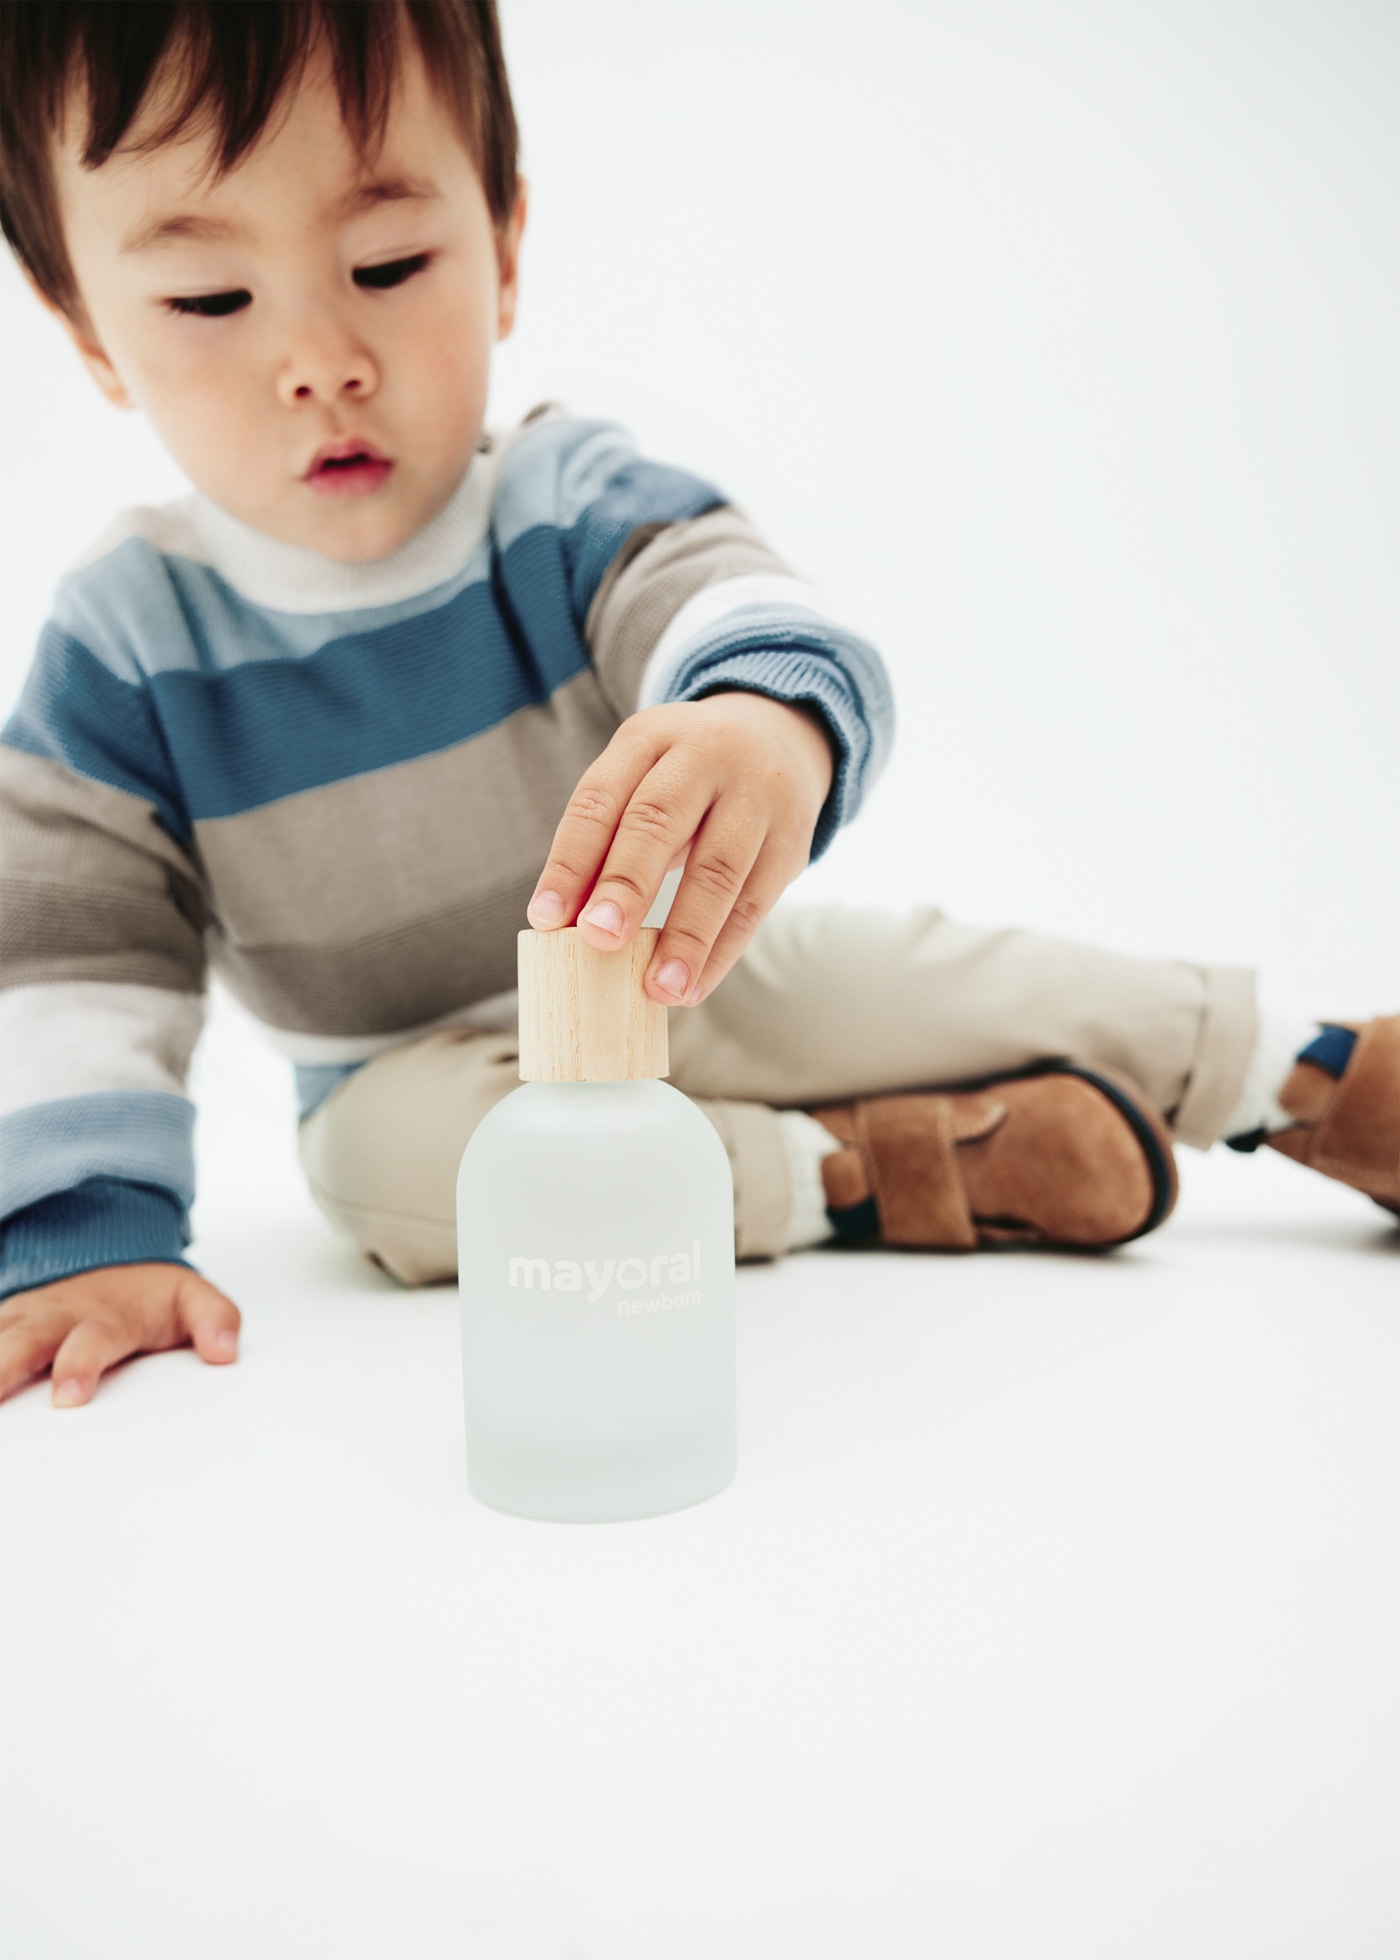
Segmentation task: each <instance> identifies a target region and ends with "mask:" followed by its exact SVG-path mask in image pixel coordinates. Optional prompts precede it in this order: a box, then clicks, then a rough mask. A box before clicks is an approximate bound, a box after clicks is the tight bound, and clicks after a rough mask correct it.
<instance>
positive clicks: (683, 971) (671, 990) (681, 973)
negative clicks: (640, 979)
mask: <svg viewBox="0 0 1400 1960" xmlns="http://www.w3.org/2000/svg"><path fill="white" fill-rule="evenodd" d="M656 984H657V986H658V987H660V989H661V991H662V993H663V994H670V995H671V997H672V998H673V999H674V1000H682V999H684V997H685V990H686V988H687V987H688V986H689V985H690V968H689V967H688V966H686V965H685V964H684V963H683V962H682V961H680V960H667V962H666V964H665V965H664V966H661V967H658V968H657V971H656Z"/></svg>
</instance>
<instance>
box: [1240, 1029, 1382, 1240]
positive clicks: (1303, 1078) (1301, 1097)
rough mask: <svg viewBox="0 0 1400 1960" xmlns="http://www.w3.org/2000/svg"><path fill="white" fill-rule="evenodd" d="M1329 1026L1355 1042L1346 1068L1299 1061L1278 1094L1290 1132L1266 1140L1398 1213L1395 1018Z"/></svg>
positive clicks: (1297, 1159)
mask: <svg viewBox="0 0 1400 1960" xmlns="http://www.w3.org/2000/svg"><path fill="white" fill-rule="evenodd" d="M1331 1025H1332V1026H1333V1027H1338V1028H1346V1029H1347V1030H1348V1032H1349V1033H1351V1034H1354V1035H1355V1036H1356V1046H1355V1047H1354V1048H1353V1049H1352V1051H1351V1055H1350V1058H1349V1059H1348V1061H1347V1065H1346V1068H1345V1069H1344V1070H1343V1072H1342V1074H1341V1076H1340V1078H1337V1077H1334V1076H1332V1075H1329V1074H1328V1072H1327V1070H1326V1069H1324V1068H1318V1067H1317V1066H1316V1065H1315V1064H1314V1063H1312V1062H1305V1061H1299V1062H1296V1063H1295V1064H1294V1067H1293V1073H1292V1074H1291V1075H1290V1076H1289V1078H1288V1080H1287V1082H1285V1083H1284V1085H1283V1088H1282V1089H1281V1090H1280V1092H1279V1101H1280V1102H1281V1103H1282V1104H1283V1106H1284V1108H1285V1109H1286V1110H1287V1111H1288V1114H1289V1115H1290V1116H1291V1117H1292V1118H1293V1128H1292V1129H1291V1130H1275V1131H1274V1133H1273V1134H1272V1136H1268V1137H1265V1139H1264V1141H1265V1142H1266V1143H1267V1144H1268V1145H1269V1146H1270V1148H1271V1149H1274V1150H1281V1151H1282V1152H1283V1154H1284V1156H1285V1157H1292V1158H1293V1159H1294V1161H1295V1162H1297V1163H1299V1164H1308V1165H1310V1166H1311V1167H1312V1169H1313V1170H1315V1171H1321V1172H1322V1174H1323V1175H1324V1177H1335V1178H1339V1179H1340V1180H1341V1182H1342V1183H1343V1184H1350V1185H1353V1186H1354V1187H1355V1188H1356V1189H1357V1190H1358V1191H1364V1192H1365V1193H1366V1196H1367V1197H1368V1198H1374V1199H1375V1201H1376V1203H1377V1204H1378V1205H1383V1206H1384V1207H1385V1209H1386V1210H1387V1211H1393V1212H1397V1213H1400V1014H1386V1015H1382V1016H1381V1017H1380V1018H1378V1019H1377V1020H1374V1021H1366V1022H1364V1023H1361V1024H1357V1023H1356V1022H1352V1021H1334V1022H1332V1023H1331Z"/></svg>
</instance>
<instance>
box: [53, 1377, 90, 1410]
mask: <svg viewBox="0 0 1400 1960" xmlns="http://www.w3.org/2000/svg"><path fill="white" fill-rule="evenodd" d="M82 1399H83V1385H82V1383H81V1382H80V1381H74V1380H73V1378H72V1377H71V1376H70V1377H69V1378H68V1380H67V1381H66V1382H60V1383H59V1384H58V1387H57V1388H56V1389H55V1390H54V1392H53V1405H54V1407H55V1408H56V1409H71V1408H72V1407H73V1405H74V1403H76V1402H81V1401H82Z"/></svg>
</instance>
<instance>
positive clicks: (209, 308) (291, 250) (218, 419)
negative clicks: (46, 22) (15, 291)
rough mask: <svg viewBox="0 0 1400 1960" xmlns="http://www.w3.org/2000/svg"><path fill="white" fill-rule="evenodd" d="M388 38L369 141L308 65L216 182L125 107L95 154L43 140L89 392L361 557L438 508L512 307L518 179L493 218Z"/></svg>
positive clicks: (258, 517)
mask: <svg viewBox="0 0 1400 1960" xmlns="http://www.w3.org/2000/svg"><path fill="white" fill-rule="evenodd" d="M408 43H409V44H408V45H407V46H406V47H405V50H404V59H403V62H402V64H401V69H400V79H399V85H398V88H397V90H396V94H395V100H394V103H393V107H392V111H391V114H390V119H389V124H388V129H387V132H386V136H385V141H384V145H383V148H382V150H381V151H380V152H379V154H378V155H377V156H376V157H374V159H373V161H372V162H370V163H366V162H365V160H364V159H363V158H361V157H360V156H359V155H358V153H357V151H356V149H355V146H354V144H353V142H352V141H351V138H350V136H349V134H348V133H347V131H346V129H345V126H344V123H343V121H342V119H341V113H340V106H339V103H338V101H337V98H336V93H335V89H334V86H333V84H332V82H331V80H330V76H329V73H328V71H327V69H326V67H325V65H324V64H321V65H319V66H318V65H315V64H313V66H312V67H311V69H310V70H309V71H308V74H307V77H306V80H305V82H304V83H303V85H302V87H301V88H300V89H299V90H298V91H297V92H296V94H295V97H294V99H293V100H292V102H291V105H290V108H289V110H288V111H287V112H286V114H285V119H284V120H281V121H279V120H278V119H277V118H276V117H274V119H273V121H272V122H271V123H270V124H269V126H268V129H267V130H266V131H265V132H264V134H263V136H262V138H261V140H260V141H259V142H258V144H257V146H256V147H255V148H254V149H253V151H252V152H251V153H250V154H249V155H248V156H247V157H245V158H244V159H243V161H242V162H241V163H240V164H239V165H238V167H237V168H236V169H234V170H233V171H231V172H230V173H229V174H228V175H227V176H226V177H224V178H222V179H220V180H218V181H214V180H213V179H212V178H211V176H210V175H209V173H208V169H207V161H208V145H207V139H206V138H205V137H204V136H203V135H200V134H196V135H194V136H191V137H189V138H188V139H187V140H183V141H180V142H177V143H173V144H170V145H168V146H166V147H164V148H161V149H157V150H154V151H152V152H151V153H150V154H148V155H144V156H143V155H140V154H136V153H134V149H133V144H134V142H135V141H139V139H140V137H141V135H142V133H143V128H149V127H151V126H152V123H153V120H154V118H153V116H152V114H151V112H150V111H149V110H148V111H147V112H146V113H145V114H143V117H142V121H141V123H140V124H138V126H137V127H136V128H135V129H133V130H132V131H131V132H130V136H129V138H128V142H127V144H125V145H124V146H123V148H122V149H121V150H119V151H118V152H117V153H116V154H115V155H114V156H113V157H112V158H111V159H110V160H109V161H108V162H107V163H106V164H104V165H103V166H102V167H101V169H99V170H95V171H92V170H84V169H82V167H81V166H80V164H79V162H78V142H77V132H76V131H73V130H70V131H69V133H68V137H67V140H66V141H65V142H64V143H63V144H62V145H61V147H60V148H59V151H58V154H57V157H56V169H57V174H58V186H59V198H60V207H61V210H62V214H63V223H64V229H65V234H66V237H67V243H68V250H69V254H70V256H71V259H72V263H73V269H74V272H75V274H76V277H77V282H78V289H79V291H80V293H81V295H82V299H83V304H84V307H85V309H86V319H85V320H83V321H81V322H73V321H69V322H68V323H67V324H68V327H69V331H70V332H71V333H72V335H73V338H74V340H75V342H76V343H77V346H78V349H79V351H80V353H81V354H82V355H83V358H84V360H85V361H86V362H87V364H88V366H89V368H90V369H91V371H92V373H93V374H94V376H95V377H96V379H97V382H98V384H99V386H100V387H101V388H102V390H103V392H104V393H105V394H106V395H107V396H108V397H109V398H110V399H111V400H113V401H115V402H118V403H121V404H123V405H135V406H137V407H140V408H141V409H143V410H144V411H145V413H146V414H147V416H149V418H150V420H151V422H152V424H153V425H154V427H155V428H156V430H157V432H158V433H159V435H160V436H161V438H162V440H163V441H164V443H165V445H166V447H167V448H168V449H169V450H170V453H171V454H172V455H173V456H174V458H175V460H176V461H177V462H178V463H179V464H180V466H181V467H182V469H184V470H185V471H186V473H187V474H188V475H189V476H190V477H191V478H192V479H193V481H194V482H195V483H196V484H197V485H198V486H199V488H200V489H201V490H203V491H204V492H205V493H206V495H208V496H209V497H211V498H213V500H214V501H215V502H216V503H218V504H221V505H222V506H223V508H224V509H225V510H228V511H231V512H232V513H233V515H234V516H235V517H239V518H242V520H243V521H244V522H245V523H246V524H250V525H252V526H253V527H254V528H255V529H256V530H259V531H263V532H266V533H267V534H268V535H270V536H272V537H275V538H279V539H281V540H283V541H284V542H286V543H288V544H294V545H300V546H303V547H305V548H306V549H308V550H311V551H318V552H322V553H324V554H325V555H326V556H328V557H331V558H339V559H347V560H348V559H365V558H380V557H383V556H384V555H385V554H386V553H387V552H391V551H394V550H396V549H397V547H398V546H399V545H401V544H403V543H404V542H405V541H406V540H407V539H408V538H410V537H412V535H413V534H414V532H415V531H417V530H419V529H420V528H421V527H422V526H423V525H424V524H425V523H426V522H427V521H428V519H429V518H431V517H432V516H434V515H435V514H436V512H437V511H439V510H440V509H441V508H442V506H443V504H444V503H445V502H446V501H447V499H448V497H449V496H450V495H451V494H452V491H453V490H454V489H455V487H456V485H457V484H458V482H459V481H460V479H461V477H462V474H463V472H464V471H465V469H466V468H467V465H468V464H469V462H470V460H471V456H472V452H473V450H474V449H475V447H476V444H477V440H478V437H479V436H480V433H481V425H482V419H483V417H484V415H485V412H486V389H487V379H488V373H489V368H490V355H491V345H492V342H493V341H495V340H496V339H498V338H500V337H501V336H503V335H504V334H506V333H508V332H509V330H510V326H511V321H512V319H513V316H514V309H515V276H516V249H517V246H518V243H519V235H520V227H521V224H522V222H523V217H524V206H523V199H522V202H521V205H520V206H519V207H518V209H517V211H516V213H515V216H514V218H513V220H512V223H511V225H510V226H509V227H508V228H507V232H506V234H505V236H504V237H503V238H498V236H497V233H496V230H495V227H494V225H493V223H492V219H491V214H490V211H489V208H488V206H487V203H486V197H485V194H484V192H483V190H482V187H481V181H480V178H479V176H478V174H477V170H476V166H475V165H474V163H473V162H472V159H471V156H470V154H469V153H468V151H467V148H466V146H465V144H464V143H463V141H462V138H461V137H460V135H459V134H458V132H457V129H456V127H455V125H454V123H453V122H452V120H451V117H450V115H449V112H448V111H447V110H446V109H445V108H444V106H443V105H442V104H441V103H440V102H439V100H438V98H437V96H436V95H435V93H434V92H433V90H432V89H431V88H430V87H429V85H428V80H427V76H426V73H425V71H424V68H423V63H422V60H421V57H420V56H419V54H418V50H417V47H416V45H414V44H413V43H412V37H411V36H410V37H408ZM279 113H280V111H279ZM76 121H80V118H70V122H76Z"/></svg>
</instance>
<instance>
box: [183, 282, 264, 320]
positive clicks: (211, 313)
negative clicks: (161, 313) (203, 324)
mask: <svg viewBox="0 0 1400 1960" xmlns="http://www.w3.org/2000/svg"><path fill="white" fill-rule="evenodd" d="M252 303H253V295H252V294H251V293H246V292H244V291H242V290H241V289H240V290H239V291H238V292H236V293H191V294H186V295H185V296H183V297H182V298H180V299H172V300H170V301H169V302H168V304H169V307H170V311H171V312H172V313H195V314H198V315H199V316H200V318H201V319H205V320H221V319H222V318H223V316H224V314H225V313H240V312H242V310H243V308H244V307H245V306H251V305H252Z"/></svg>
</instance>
